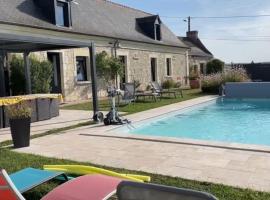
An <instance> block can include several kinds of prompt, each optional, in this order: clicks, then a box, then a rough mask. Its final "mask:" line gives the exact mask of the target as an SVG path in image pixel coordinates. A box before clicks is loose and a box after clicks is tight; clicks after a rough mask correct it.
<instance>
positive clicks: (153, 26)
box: [136, 15, 162, 41]
mask: <svg viewBox="0 0 270 200" xmlns="http://www.w3.org/2000/svg"><path fill="white" fill-rule="evenodd" d="M136 21H137V24H138V26H139V27H140V29H141V31H142V32H143V33H144V34H145V35H147V36H148V37H151V38H152V39H154V40H158V41H161V39H162V35H161V24H162V22H161V20H160V17H159V16H158V15H152V16H148V17H143V18H137V19H136Z"/></svg>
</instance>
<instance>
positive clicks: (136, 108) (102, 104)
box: [62, 90, 205, 114]
mask: <svg viewBox="0 0 270 200" xmlns="http://www.w3.org/2000/svg"><path fill="white" fill-rule="evenodd" d="M183 93H184V98H181V97H179V96H178V97H177V98H176V99H175V98H173V97H171V98H170V97H163V98H162V99H161V100H159V99H158V100H157V102H154V101H153V100H152V99H151V98H149V99H146V101H142V100H140V101H137V102H136V103H132V104H129V105H123V104H122V105H121V104H120V106H119V108H118V111H120V112H126V113H127V114H132V113H136V112H141V111H145V110H149V109H153V108H157V107H161V106H165V105H169V104H173V103H178V102H181V101H186V100H189V99H194V98H197V97H201V96H204V95H205V94H203V93H202V92H201V90H184V91H183ZM62 109H69V110H92V104H91V103H80V104H76V105H68V106H64V107H63V108H62ZM99 109H100V110H102V111H108V110H109V109H110V104H109V101H108V100H100V101H99Z"/></svg>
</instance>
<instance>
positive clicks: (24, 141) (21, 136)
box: [9, 117, 31, 148]
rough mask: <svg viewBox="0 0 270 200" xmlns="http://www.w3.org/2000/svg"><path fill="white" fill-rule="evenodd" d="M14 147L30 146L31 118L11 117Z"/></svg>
mask: <svg viewBox="0 0 270 200" xmlns="http://www.w3.org/2000/svg"><path fill="white" fill-rule="evenodd" d="M9 123H10V130H11V136H12V140H13V144H14V148H22V147H29V145H30V124H31V118H30V117H29V118H22V119H9Z"/></svg>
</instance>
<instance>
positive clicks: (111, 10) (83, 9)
mask: <svg viewBox="0 0 270 200" xmlns="http://www.w3.org/2000/svg"><path fill="white" fill-rule="evenodd" d="M34 1H35V0H0V22H6V23H14V24H18V25H24V26H32V27H38V28H44V29H52V30H61V31H67V32H74V33H81V34H87V35H95V36H104V37H110V38H117V39H124V40H131V41H138V42H145V43H153V44H161V45H169V46H176V47H184V48H186V47H187V46H186V45H185V44H184V43H183V42H181V41H179V40H178V38H177V37H176V36H175V35H174V33H173V32H172V31H171V30H170V29H169V28H168V27H167V26H166V25H165V24H164V23H162V24H161V31H162V41H156V40H154V39H152V38H150V37H148V36H146V35H145V34H143V33H142V31H141V30H140V29H139V28H138V26H137V25H136V18H143V17H147V16H151V15H152V14H150V13H146V12H143V11H140V10H137V9H133V8H129V7H126V6H123V5H120V4H116V3H113V2H110V1H107V0H76V2H78V5H76V4H75V3H72V4H71V5H72V28H63V27H58V26H55V25H54V24H52V23H51V22H49V21H48V19H47V18H46V16H45V15H44V13H43V12H42V10H41V8H39V7H37V6H36V4H35V3H34Z"/></svg>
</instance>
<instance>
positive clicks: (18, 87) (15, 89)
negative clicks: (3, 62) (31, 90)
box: [9, 55, 25, 95]
mask: <svg viewBox="0 0 270 200" xmlns="http://www.w3.org/2000/svg"><path fill="white" fill-rule="evenodd" d="M9 64H10V70H11V74H10V88H11V90H12V94H13V95H21V94H25V76H24V61H23V58H22V57H20V56H16V55H13V56H12V59H11V61H10V63H9Z"/></svg>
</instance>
